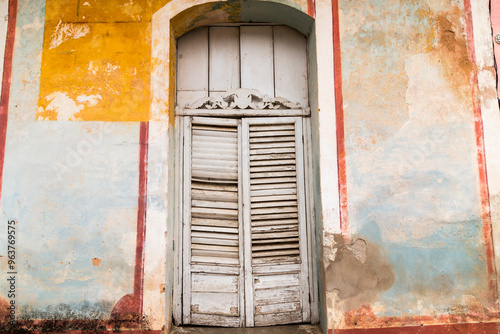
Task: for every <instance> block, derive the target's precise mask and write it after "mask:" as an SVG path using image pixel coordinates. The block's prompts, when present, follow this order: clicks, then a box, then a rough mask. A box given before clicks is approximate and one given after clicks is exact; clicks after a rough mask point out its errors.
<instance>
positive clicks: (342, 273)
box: [325, 237, 395, 311]
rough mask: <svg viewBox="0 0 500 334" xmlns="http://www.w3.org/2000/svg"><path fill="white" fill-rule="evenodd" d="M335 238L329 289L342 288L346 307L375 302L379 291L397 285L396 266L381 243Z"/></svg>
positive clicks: (327, 272)
mask: <svg viewBox="0 0 500 334" xmlns="http://www.w3.org/2000/svg"><path fill="white" fill-rule="evenodd" d="M335 239H336V241H337V242H338V244H337V245H336V246H335V247H336V248H337V251H336V254H335V260H334V261H333V262H331V263H330V264H329V265H328V267H327V268H326V270H325V282H326V291H328V292H333V291H335V290H336V291H338V301H339V303H340V304H339V305H340V307H341V308H342V309H343V310H345V311H348V310H354V309H357V308H359V307H362V306H363V305H367V304H370V303H372V302H374V301H375V299H376V297H377V295H378V294H379V293H381V292H383V291H386V290H388V289H389V288H390V287H391V286H392V285H393V284H394V280H395V275H394V272H393V269H392V266H391V265H390V264H389V262H388V260H387V259H386V258H385V255H384V254H383V251H382V250H381V249H379V247H378V246H377V245H374V244H371V243H370V244H368V243H367V242H366V241H365V240H363V239H356V240H355V241H354V242H353V243H352V244H349V245H346V244H345V243H344V242H343V239H342V238H338V237H337V238H335ZM328 302H329V301H327V303H328ZM332 302H333V301H332Z"/></svg>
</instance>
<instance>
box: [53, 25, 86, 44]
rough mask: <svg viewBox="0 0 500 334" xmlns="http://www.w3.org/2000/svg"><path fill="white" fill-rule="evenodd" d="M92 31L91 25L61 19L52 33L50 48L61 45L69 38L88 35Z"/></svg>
mask: <svg viewBox="0 0 500 334" xmlns="http://www.w3.org/2000/svg"><path fill="white" fill-rule="evenodd" d="M89 32H90V27H89V26H88V25H83V24H75V23H63V22H62V21H59V23H57V26H56V28H55V30H54V33H53V34H52V38H51V41H50V45H49V49H53V48H56V47H58V46H59V45H61V44H62V43H63V42H65V41H67V40H69V39H78V38H80V37H83V36H85V35H87V34H88V33H89Z"/></svg>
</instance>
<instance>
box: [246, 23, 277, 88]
mask: <svg viewBox="0 0 500 334" xmlns="http://www.w3.org/2000/svg"><path fill="white" fill-rule="evenodd" d="M240 47H241V88H250V89H257V90H259V91H260V92H261V93H262V94H264V95H268V96H271V97H274V96H275V95H274V64H273V28H272V27H269V26H242V27H240Z"/></svg>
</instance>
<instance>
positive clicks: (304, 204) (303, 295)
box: [174, 24, 317, 327]
mask: <svg viewBox="0 0 500 334" xmlns="http://www.w3.org/2000/svg"><path fill="white" fill-rule="evenodd" d="M309 115H310V110H309V98H308V66H307V42H306V38H305V36H303V35H302V34H300V33H299V32H297V31H296V30H294V29H291V28H289V27H287V26H283V25H261V24H259V25H249V24H246V25H244V24H241V25H239V24H238V25H226V26H212V27H202V28H199V29H196V30H193V31H191V32H189V33H187V34H185V35H184V36H182V37H180V38H179V39H178V44H177V87H176V128H177V129H179V136H178V138H177V144H178V145H177V146H178V151H177V152H178V156H177V162H176V170H177V171H178V173H177V176H176V178H177V179H176V182H177V183H178V185H179V186H178V192H177V194H178V197H177V199H178V202H177V204H176V206H175V207H176V208H178V210H179V211H181V212H179V213H178V215H177V217H179V218H178V221H177V222H175V223H176V224H178V227H179V228H178V231H179V233H178V239H177V242H176V244H178V245H180V249H179V251H178V252H179V256H180V261H179V271H180V272H181V275H178V276H179V277H180V279H179V280H178V284H177V286H176V291H177V293H176V296H179V297H180V301H179V302H178V303H176V304H175V306H176V308H177V309H174V318H175V321H176V322H177V323H178V324H195V325H210V326H227V327H253V326H267V325H277V324H290V323H303V322H311V307H313V308H314V307H317V304H316V303H311V300H317V298H315V296H313V294H315V293H316V292H315V291H314V290H313V289H312V286H313V284H312V282H313V281H314V280H315V278H314V277H313V276H312V272H313V270H312V263H311V262H312V261H311V260H310V255H311V247H312V240H313V236H312V235H313V234H314V232H313V231H314V229H313V227H312V222H311V212H312V211H313V210H312V205H313V204H312V203H311V201H310V199H308V196H307V194H308V192H309V191H310V187H309V186H308V185H309V174H310V170H309V164H308V160H309V158H308V156H309V151H308V146H309V145H308V143H309V134H310V131H309V127H310V125H309V124H310V123H309ZM181 226H182V227H181ZM181 291H182V293H180V292H181Z"/></svg>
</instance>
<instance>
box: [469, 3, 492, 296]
mask: <svg viewBox="0 0 500 334" xmlns="http://www.w3.org/2000/svg"><path fill="white" fill-rule="evenodd" d="M464 7H465V21H466V33H467V41H468V45H467V49H468V51H469V59H470V61H471V62H473V63H474V64H476V63H477V60H476V52H475V45H474V32H473V22H472V10H471V2H470V0H464ZM470 84H471V89H472V94H471V96H472V99H473V101H472V102H473V108H474V130H475V135H476V156H477V162H478V167H479V170H478V173H479V191H480V201H481V219H482V221H483V238H484V247H485V252H486V265H487V270H488V286H489V290H490V298H491V301H492V302H493V301H495V300H496V296H497V281H496V271H495V256H494V249H493V235H492V224H491V209H490V197H489V189H488V174H487V170H486V157H485V145H484V131H483V117H482V113H481V106H480V102H479V100H478V73H477V70H476V69H474V70H473V71H472V73H471V78H470Z"/></svg>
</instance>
